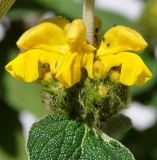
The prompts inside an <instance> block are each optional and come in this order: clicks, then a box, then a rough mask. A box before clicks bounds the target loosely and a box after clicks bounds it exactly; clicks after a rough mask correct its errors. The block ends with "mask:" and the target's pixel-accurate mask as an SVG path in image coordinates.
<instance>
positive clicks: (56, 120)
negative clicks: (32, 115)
mask: <svg viewBox="0 0 157 160" xmlns="http://www.w3.org/2000/svg"><path fill="white" fill-rule="evenodd" d="M27 148H28V154H29V158H30V160H43V159H44V160H48V159H57V160H105V159H106V160H134V157H133V155H132V154H131V153H130V151H129V150H128V149H127V148H125V147H124V146H123V145H122V144H121V143H119V142H118V141H116V140H114V139H112V138H110V137H108V136H107V135H106V134H104V133H102V132H100V131H97V130H96V129H94V128H90V127H88V126H87V125H85V124H83V123H79V122H76V121H72V120H69V119H68V118H67V117H64V116H59V115H56V114H53V115H49V116H47V117H45V118H44V119H42V120H40V121H39V122H37V123H35V124H34V125H33V126H32V128H31V131H30V134H29V139H28V143H27Z"/></svg>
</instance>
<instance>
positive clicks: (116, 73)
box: [109, 69, 120, 81]
mask: <svg viewBox="0 0 157 160" xmlns="http://www.w3.org/2000/svg"><path fill="white" fill-rule="evenodd" d="M109 76H110V79H111V81H119V77H120V70H118V69H112V70H111V71H110V72H109Z"/></svg>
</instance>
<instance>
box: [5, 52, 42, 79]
mask: <svg viewBox="0 0 157 160" xmlns="http://www.w3.org/2000/svg"><path fill="white" fill-rule="evenodd" d="M42 54H45V51H41V50H37V49H32V50H29V51H26V52H24V53H20V54H19V55H18V56H17V57H16V58H15V59H14V60H12V61H11V62H10V63H8V64H7V65H6V67H5V69H6V70H7V71H8V72H9V73H10V74H11V75H12V76H13V77H15V78H16V79H19V80H23V81H25V82H32V81H35V80H37V79H38V78H39V71H38V63H39V59H40V56H41V55H42Z"/></svg>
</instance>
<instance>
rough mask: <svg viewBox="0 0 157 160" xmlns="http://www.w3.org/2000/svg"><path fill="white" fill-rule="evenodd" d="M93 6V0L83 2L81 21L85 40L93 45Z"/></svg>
mask: <svg viewBox="0 0 157 160" xmlns="http://www.w3.org/2000/svg"><path fill="white" fill-rule="evenodd" d="M94 5H95V0H84V2H83V21H84V23H85V26H86V39H87V41H88V42H89V43H90V44H93V38H94V37H93V32H94Z"/></svg>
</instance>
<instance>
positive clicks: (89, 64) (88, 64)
mask: <svg viewBox="0 0 157 160" xmlns="http://www.w3.org/2000/svg"><path fill="white" fill-rule="evenodd" d="M93 60H94V54H93V53H84V54H83V57H82V65H81V66H82V67H84V68H85V69H86V70H87V74H88V77H89V78H94V76H93Z"/></svg>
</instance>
